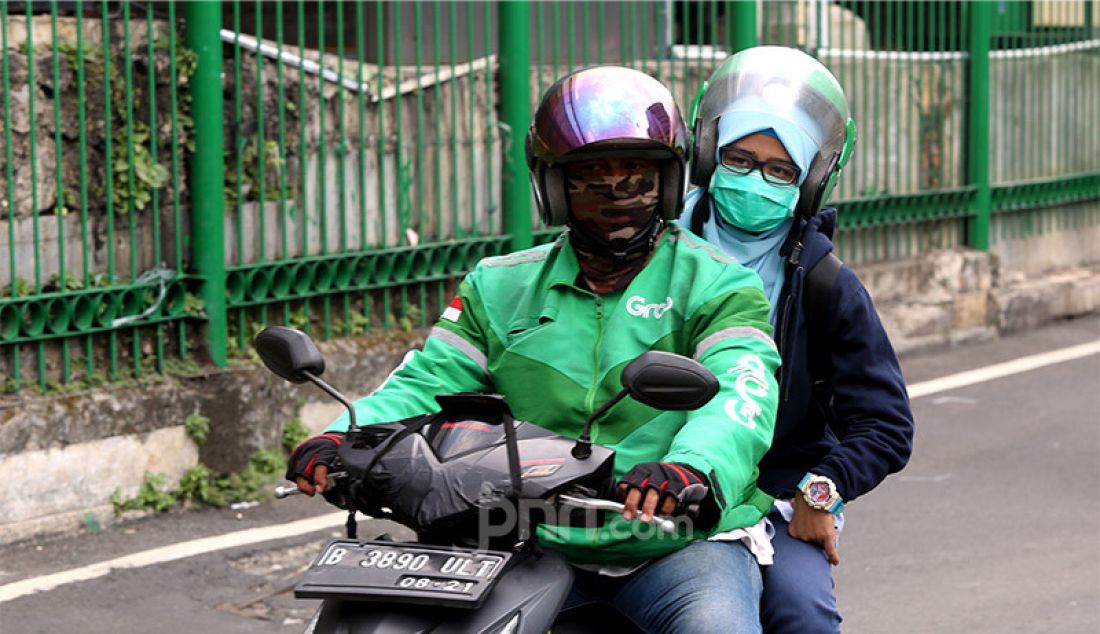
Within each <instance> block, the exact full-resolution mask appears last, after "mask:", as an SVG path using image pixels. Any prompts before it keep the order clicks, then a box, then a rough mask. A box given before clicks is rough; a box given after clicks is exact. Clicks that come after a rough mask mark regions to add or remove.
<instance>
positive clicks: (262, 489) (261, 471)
mask: <svg viewBox="0 0 1100 634" xmlns="http://www.w3.org/2000/svg"><path fill="white" fill-rule="evenodd" d="M285 470H286V456H284V455H283V452H282V450H281V449H278V448H276V449H258V450H257V451H256V453H255V454H253V455H252V460H251V461H250V462H249V463H248V466H246V467H245V468H244V469H242V470H241V472H240V473H234V474H232V475H229V476H223V475H219V474H216V473H214V472H213V471H212V470H211V469H210V468H209V467H207V466H206V465H203V464H198V465H195V466H194V467H191V468H190V469H188V470H187V472H185V473H184V474H183V477H181V478H180V481H179V485H178V486H177V487H175V488H169V487H168V481H167V479H166V478H165V477H164V476H163V475H160V474H157V473H146V474H145V479H144V481H143V482H142V485H141V489H140V490H139V491H138V494H137V495H135V496H134V497H132V498H127V497H124V496H123V495H122V493H121V492H120V491H118V490H116V491H115V492H114V494H113V495H112V496H111V503H112V504H113V505H114V507H115V512H116V513H122V512H123V511H129V510H140V509H149V510H153V511H157V512H160V511H165V510H167V509H169V508H171V507H173V506H175V505H176V504H179V503H187V504H203V505H206V506H216V507H224V506H228V505H230V504H233V503H234V502H250V501H255V502H258V501H261V500H264V499H266V498H267V497H268V496H269V495H270V493H269V489H270V488H271V486H272V485H273V484H274V483H275V482H276V481H277V480H278V479H279V478H280V477H281V476H282V475H283V472H284V471H285Z"/></svg>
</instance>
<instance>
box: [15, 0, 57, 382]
mask: <svg viewBox="0 0 1100 634" xmlns="http://www.w3.org/2000/svg"><path fill="white" fill-rule="evenodd" d="M27 19H30V16H27ZM50 48H51V51H50V52H51V54H52V56H53V59H52V62H53V64H52V67H53V68H52V70H53V89H54V90H53V138H54V169H55V170H56V171H55V172H54V175H55V179H56V186H55V196H56V203H55V204H54V218H55V220H56V222H57V290H58V292H61V293H64V292H66V291H67V290H68V289H69V271H68V270H67V269H66V268H65V216H67V215H68V208H67V207H66V202H67V201H66V200H65V185H64V183H65V178H64V175H63V173H62V169H61V166H62V162H61V161H62V157H61V90H60V85H61V81H60V79H61V55H60V53H59V52H58V48H57V0H51V1H50ZM12 246H14V245H12ZM69 377H70V371H69V340H68V339H62V340H61V382H62V383H63V384H67V383H68V382H69Z"/></svg>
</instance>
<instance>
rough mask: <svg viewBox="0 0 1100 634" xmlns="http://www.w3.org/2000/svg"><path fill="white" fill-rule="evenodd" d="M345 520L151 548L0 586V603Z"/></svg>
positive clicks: (329, 517) (337, 517)
mask: <svg viewBox="0 0 1100 634" xmlns="http://www.w3.org/2000/svg"><path fill="white" fill-rule="evenodd" d="M347 517H348V514H347V513H344V512H337V513H328V514H326V515H319V516H317V517H311V518H309V519H304V520H298V521H295V522H289V523H287V524H277V525H275V526H265V527H263V528H250V529H247V530H243V531H237V532H235V533H227V534H225V535H215V536H213V537H204V538H202V539H195V540H192V541H189V542H183V543H180V544H171V545H169V546H162V547H161V548H153V549H152V550H146V551H142V552H139V553H134V554H132V555H126V556H125V557H119V558H117V559H111V560H108V561H101V562H99V563H96V564H91V565H90V566H84V567H82V568H74V569H72V570H63V571H61V572H57V573H54V574H51V575H44V576H41V577H33V578H31V579H23V580H22V581H16V582H14V583H9V584H7V585H3V586H0V603H3V602H5V601H11V600H12V599H18V598H19V597H22V596H26V595H28V594H34V593H36V592H45V591H47V590H53V589H54V588H56V587H58V586H62V585H65V584H67V583H73V582H76V581H87V580H89V579H95V578H97V577H102V576H104V575H107V574H108V573H110V572H111V571H112V570H119V569H122V568H141V567H143V566H151V565H153V564H159V563H163V562H166V561H174V560H176V559H184V558H187V557H194V556H196V555H203V554H206V553H210V552H214V551H216V550H223V549H226V548H233V547H235V546H245V545H248V544H255V543H257V542H265V541H271V540H275V539H282V538H284V537H294V536H295V535H302V534H305V533H312V532H313V531H319V530H323V529H326V528H333V527H335V526H341V525H343V524H344V522H345V521H346V520H347Z"/></svg>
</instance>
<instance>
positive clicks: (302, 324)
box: [286, 306, 309, 332]
mask: <svg viewBox="0 0 1100 634" xmlns="http://www.w3.org/2000/svg"><path fill="white" fill-rule="evenodd" d="M286 325H287V326H289V327H291V328H297V329H298V330H301V331H303V332H309V313H308V312H306V308H305V306H303V307H301V308H299V309H298V310H296V311H294V312H293V313H290V319H289V320H288V321H287V324H286Z"/></svg>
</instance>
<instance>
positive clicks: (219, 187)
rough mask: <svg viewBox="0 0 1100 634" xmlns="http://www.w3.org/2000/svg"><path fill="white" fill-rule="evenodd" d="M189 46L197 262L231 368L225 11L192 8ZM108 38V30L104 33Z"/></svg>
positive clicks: (215, 338)
mask: <svg viewBox="0 0 1100 634" xmlns="http://www.w3.org/2000/svg"><path fill="white" fill-rule="evenodd" d="M185 10H186V14H185V15H186V16H187V45H188V47H190V48H191V50H193V51H194V52H195V74H194V75H193V76H192V78H191V82H190V89H191V113H192V117H193V118H194V121H195V127H194V134H195V151H194V153H193V154H192V156H191V187H190V191H191V235H192V240H191V259H192V262H193V263H194V264H193V265H194V267H195V269H196V273H198V275H199V276H200V277H201V278H202V280H203V283H202V290H201V297H202V301H203V305H204V307H205V310H206V317H207V322H206V346H207V352H208V354H209V355H210V359H211V361H213V363H214V364H215V365H217V366H219V367H225V364H226V316H225V306H226V303H225V235H224V234H225V229H224V227H223V224H222V218H223V217H224V216H225V196H224V190H225V163H224V155H223V150H222V147H223V146H222V134H223V131H222V80H221V73H222V42H221V38H220V37H219V31H220V29H221V6H220V5H218V4H214V3H206V2H189V3H187V5H186V9H185ZM104 32H106V30H104Z"/></svg>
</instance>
